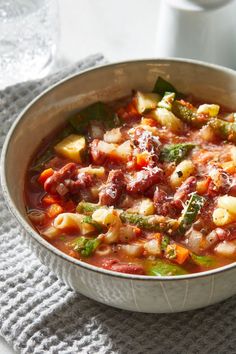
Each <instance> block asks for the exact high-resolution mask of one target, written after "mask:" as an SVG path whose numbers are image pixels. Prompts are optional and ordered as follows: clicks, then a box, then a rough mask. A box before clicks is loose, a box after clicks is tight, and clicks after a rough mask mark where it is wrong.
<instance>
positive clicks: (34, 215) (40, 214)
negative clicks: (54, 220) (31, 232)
mask: <svg viewBox="0 0 236 354" xmlns="http://www.w3.org/2000/svg"><path fill="white" fill-rule="evenodd" d="M27 214H28V217H29V218H30V220H31V221H32V222H33V223H34V224H36V225H43V224H44V222H45V219H46V213H45V212H44V211H43V210H38V209H33V210H30V211H29V212H28V213H27Z"/></svg>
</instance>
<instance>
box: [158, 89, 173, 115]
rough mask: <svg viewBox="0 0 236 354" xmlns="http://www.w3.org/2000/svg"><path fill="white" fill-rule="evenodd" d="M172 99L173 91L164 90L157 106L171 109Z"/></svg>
mask: <svg viewBox="0 0 236 354" xmlns="http://www.w3.org/2000/svg"><path fill="white" fill-rule="evenodd" d="M174 99H175V93H174V92H165V93H164V96H163V97H162V100H161V101H160V102H159V103H158V104H157V106H158V107H159V108H166V109H168V110H169V111H171V108H172V104H173V102H174Z"/></svg>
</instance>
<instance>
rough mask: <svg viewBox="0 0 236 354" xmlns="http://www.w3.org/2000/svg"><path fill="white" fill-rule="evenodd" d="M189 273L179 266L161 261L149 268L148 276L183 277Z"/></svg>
mask: <svg viewBox="0 0 236 354" xmlns="http://www.w3.org/2000/svg"><path fill="white" fill-rule="evenodd" d="M183 274H188V272H187V271H186V270H185V269H184V268H182V267H180V266H179V265H177V264H172V263H168V262H167V261H165V260H162V259H159V260H158V261H156V262H155V264H154V265H153V266H151V267H150V268H149V271H148V275H158V276H168V275H183Z"/></svg>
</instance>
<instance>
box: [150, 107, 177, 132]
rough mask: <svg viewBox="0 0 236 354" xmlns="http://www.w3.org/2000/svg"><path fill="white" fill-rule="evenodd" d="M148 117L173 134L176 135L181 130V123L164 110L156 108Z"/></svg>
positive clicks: (172, 114)
mask: <svg viewBox="0 0 236 354" xmlns="http://www.w3.org/2000/svg"><path fill="white" fill-rule="evenodd" d="M150 117H152V118H154V119H156V120H157V121H158V123H160V124H161V125H163V126H164V127H166V128H167V129H169V130H170V131H172V132H174V133H178V132H181V131H182V130H183V123H182V122H181V120H180V119H179V118H177V117H176V116H175V115H174V113H172V112H171V111H169V110H168V109H166V108H157V109H156V110H155V111H153V112H151V113H150Z"/></svg>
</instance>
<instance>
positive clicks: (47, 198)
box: [42, 194, 60, 205]
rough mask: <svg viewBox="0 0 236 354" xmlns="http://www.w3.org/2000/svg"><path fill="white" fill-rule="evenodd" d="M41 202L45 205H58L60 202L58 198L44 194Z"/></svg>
mask: <svg viewBox="0 0 236 354" xmlns="http://www.w3.org/2000/svg"><path fill="white" fill-rule="evenodd" d="M42 202H43V204H45V205H51V204H58V203H59V202H60V198H59V197H57V196H54V195H51V194H46V195H45V196H44V197H43V199H42Z"/></svg>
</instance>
